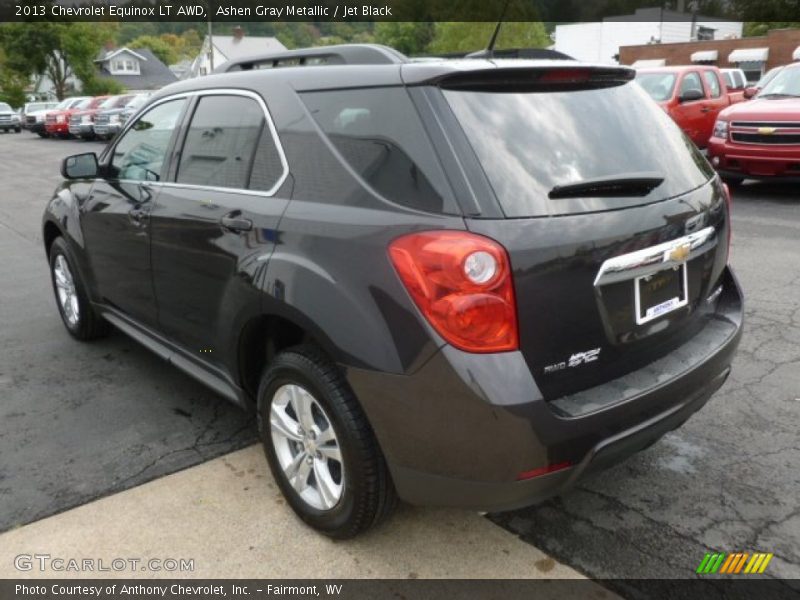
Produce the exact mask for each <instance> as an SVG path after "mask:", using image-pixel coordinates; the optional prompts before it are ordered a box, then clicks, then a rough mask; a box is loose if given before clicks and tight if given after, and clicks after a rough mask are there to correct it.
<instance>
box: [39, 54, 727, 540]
mask: <svg viewBox="0 0 800 600" xmlns="http://www.w3.org/2000/svg"><path fill="white" fill-rule="evenodd" d="M360 51H362V52H367V51H369V52H373V53H375V56H376V57H379V58H380V60H375V61H372V62H373V64H355V65H354V64H335V63H337V62H340V63H342V62H344V63H346V62H347V61H345V60H337V59H336V57H335V56H334V59H329V60H327V61H318V62H327V63H328V64H325V65H322V66H311V65H310V64H308V63H307V64H305V65H303V66H295V67H288V68H280V69H258V70H256V69H248V68H246V67H245V66H241V68H239V69H234V70H238V71H239V72H230V73H225V74H218V75H212V76H209V77H204V78H199V79H194V80H191V81H186V82H181V83H177V84H174V85H171V86H169V87H166V88H164V89H163V90H162V91H161V92H159V93H158V94H156V95H155V96H154V97H153V98H152V99H151V100H150V101H149V102H148V104H147V105H146V106H145V107H144V108H143V109H141V110H140V111H139V113H138V114H137V115H136V116H135V117H134V118H132V119H131V120H130V121H129V123H128V125H127V127H126V128H125V129H124V130H123V131H122V132H121V134H120V135H119V137H118V138H117V140H116V141H114V142H113V143H112V144H111V145H110V146H109V147H108V148H107V149H106V150H105V152H104V153H103V154H102V155H101V156H100V157H99V159H98V158H97V157H96V156H95V155H94V154H85V155H78V156H74V157H70V158H68V159H66V160H65V161H64V163H63V165H62V172H63V174H64V176H65V177H66V179H67V181H66V182H65V183H64V184H63V185H61V187H59V188H58V190H57V191H56V193H55V195H54V197H53V199H52V200H51V201H50V203H49V204H48V206H47V209H46V211H45V215H44V222H43V227H44V241H45V247H46V251H47V256H48V258H49V261H50V267H51V272H52V280H53V286H54V290H55V294H56V298H57V305H58V308H59V311H60V313H61V317H62V319H63V321H64V324H65V325H66V328H67V330H68V331H69V333H70V334H72V335H73V336H74V337H75V338H77V339H80V340H89V339H92V338H96V337H98V336H101V335H103V334H104V333H106V332H107V331H108V326H109V325H114V326H116V327H117V328H118V329H120V330H122V331H123V332H125V333H127V334H129V335H131V336H132V337H134V338H135V339H136V340H138V341H139V342H141V343H142V344H144V345H145V346H147V347H149V348H151V349H152V350H153V351H155V352H156V353H158V354H160V355H161V356H163V357H164V358H165V359H167V360H169V361H170V362H172V363H173V364H175V365H176V366H178V367H179V368H181V369H183V370H185V371H186V372H188V373H189V374H190V375H192V376H194V377H196V378H197V379H199V380H200V381H202V382H204V383H206V384H207V385H208V386H210V387H212V388H213V389H215V390H216V391H218V392H219V393H220V394H222V395H224V396H227V397H228V398H230V399H231V400H232V401H233V402H235V403H237V404H240V405H242V406H243V407H248V406H253V407H255V409H256V410H257V413H258V416H259V424H260V430H261V435H262V439H263V444H264V448H265V451H266V455H267V458H268V460H269V465H270V467H271V469H272V472H273V474H274V476H275V479H276V481H277V482H278V484H279V485H280V487H281V490H282V491H283V493H284V494H285V496H286V498H287V500H288V501H289V503H290V504H291V506H292V507H293V508H294V510H295V511H296V512H297V514H298V515H299V516H300V517H301V518H302V519H303V520H304V521H305V522H306V523H308V524H310V525H311V526H313V527H315V528H317V529H318V530H320V531H322V532H323V533H325V534H327V535H330V536H333V537H340V538H343V537H349V536H353V535H355V534H357V533H358V532H360V531H362V530H364V529H365V528H367V527H369V526H371V525H373V524H375V523H377V522H378V521H379V520H380V519H381V518H383V517H385V516H386V515H387V514H388V513H389V512H390V511H391V509H392V508H393V506H394V505H395V503H396V499H397V498H398V497H399V498H401V499H403V500H406V501H408V502H412V503H419V504H428V505H449V506H463V507H472V508H476V509H483V510H505V509H511V508H515V507H520V506H523V505H528V504H531V503H534V502H536V501H538V500H540V499H542V498H545V497H547V496H550V495H553V494H556V493H560V492H563V491H564V490H566V489H567V488H568V487H569V486H570V485H571V484H572V483H574V482H575V481H576V479H578V478H579V477H580V476H582V475H583V474H584V473H586V472H588V471H590V470H594V469H597V468H600V467H602V466H606V465H609V464H611V463H613V462H615V461H617V460H619V459H621V458H622V457H625V456H627V455H629V454H631V453H633V452H635V451H638V450H640V449H642V448H644V447H646V446H648V445H650V444H652V443H653V442H654V441H656V440H657V439H658V438H660V437H661V436H662V435H663V434H664V433H666V432H668V431H670V430H672V429H674V428H676V427H678V426H679V425H680V424H682V423H683V422H684V421H685V420H686V419H687V418H688V417H689V416H690V415H691V414H692V413H694V412H695V411H696V410H698V409H699V408H700V407H701V406H703V405H704V404H705V402H706V401H707V400H708V399H709V397H710V396H711V395H712V394H713V393H714V392H715V391H716V390H717V389H718V388H719V387H720V386H721V385H722V383H723V382H724V381H725V379H726V377H727V376H728V373H729V371H730V364H731V360H732V356H733V354H734V351H735V349H736V347H737V345H738V342H739V338H740V334H741V327H742V296H741V291H740V289H739V286H738V284H737V281H736V279H735V277H734V276H733V273H732V272H731V269H730V267H729V266H728V264H727V262H728V249H729V240H730V221H729V211H730V198H729V195H728V192H727V189H726V188H725V187H724V186H723V184H722V183H721V182H720V180H719V178H718V177H717V176H716V175H715V174H714V172H713V170H712V169H711V168H710V166H709V165H708V163H707V162H706V160H705V159H704V158H703V157H702V156H701V155H700V154H699V153H698V151H697V149H696V148H695V147H694V146H693V145H692V143H691V142H690V141H688V140H687V138H686V137H685V136H684V135H683V134H682V133H681V132H680V130H679V129H678V127H677V126H676V125H675V124H674V123H673V122H672V121H671V120H670V119H669V117H668V116H667V115H666V114H664V112H663V111H662V110H660V109H659V108H658V106H657V105H656V104H655V103H654V102H652V101H651V100H650V99H649V98H648V97H647V96H646V94H645V93H644V92H643V91H642V90H641V89H640V88H639V87H638V86H637V85H636V84H635V83H634V82H633V78H634V72H633V71H632V70H630V69H627V68H624V67H605V66H592V65H585V64H581V63H576V62H574V61H556V60H535V61H528V60H522V61H515V60H508V61H503V60H495V61H491V60H482V59H471V60H469V59H467V60H462V61H445V60H442V61H428V62H411V61H408V60H405V59H404V58H403V57H402V56H400V55H398V54H396V53H392V52H389V51H388V49H385V48H378V47H366V48H361V49H360ZM342 53H343V54H342V55H344V50H342ZM339 58H341V56H340V57H339ZM308 62H309V63H310V62H311V61H308ZM366 62H367V63H369V62H370V61H366ZM381 62H382V63H383V64H374V63H381ZM250 66H252V65H250Z"/></svg>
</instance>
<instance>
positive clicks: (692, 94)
mask: <svg viewBox="0 0 800 600" xmlns="http://www.w3.org/2000/svg"><path fill="white" fill-rule="evenodd" d="M703 98H705V95H704V94H703V91H702V90H686V91H685V92H683V93H682V94H681V95H680V96H678V101H679V102H694V101H695V100H702V99H703Z"/></svg>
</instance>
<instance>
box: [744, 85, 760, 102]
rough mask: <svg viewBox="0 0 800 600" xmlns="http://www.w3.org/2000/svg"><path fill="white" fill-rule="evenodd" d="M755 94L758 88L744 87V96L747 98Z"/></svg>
mask: <svg viewBox="0 0 800 600" xmlns="http://www.w3.org/2000/svg"><path fill="white" fill-rule="evenodd" d="M756 94H758V88H757V87H748V88H744V97H745V98H747V99H748V100H749V99H750V98H753V97H754V96H755V95H756Z"/></svg>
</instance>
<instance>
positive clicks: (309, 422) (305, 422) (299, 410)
mask: <svg viewBox="0 0 800 600" xmlns="http://www.w3.org/2000/svg"><path fill="white" fill-rule="evenodd" d="M290 389H291V395H292V407H293V408H294V412H295V414H296V415H297V419H298V420H299V421H300V425H302V426H303V429H305V430H306V431H311V429H312V427H314V417H313V415H312V414H311V396H310V395H309V394H307V393H306V392H305V391H304V390H302V389H301V388H299V387H297V386H296V385H293V386H291V388H290Z"/></svg>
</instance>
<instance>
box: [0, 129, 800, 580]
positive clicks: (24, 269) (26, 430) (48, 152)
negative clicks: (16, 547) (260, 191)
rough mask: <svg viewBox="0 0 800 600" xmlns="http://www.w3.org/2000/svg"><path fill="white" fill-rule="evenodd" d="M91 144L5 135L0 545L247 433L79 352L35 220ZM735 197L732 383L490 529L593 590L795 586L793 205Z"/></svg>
mask: <svg viewBox="0 0 800 600" xmlns="http://www.w3.org/2000/svg"><path fill="white" fill-rule="evenodd" d="M101 149H102V145H101V144H99V143H94V142H82V141H63V140H43V139H40V138H38V137H36V136H33V135H31V134H28V133H25V132H23V133H22V134H20V135H15V134H7V135H2V134H0V182H1V183H2V190H3V191H2V193H0V257H2V258H3V259H4V260H2V261H0V281H2V282H4V285H3V286H2V287H0V457H1V458H0V532H2V531H5V530H9V529H13V528H16V527H19V526H21V525H24V524H26V523H31V522H33V521H37V520H39V519H41V518H43V517H46V516H48V515H52V514H55V513H59V512H63V511H66V510H68V509H70V508H73V507H76V506H79V505H83V504H85V503H87V502H89V501H91V500H95V499H97V498H100V497H103V496H108V495H110V494H114V493H116V492H119V491H121V490H125V489H128V488H132V487H135V486H138V485H140V484H142V483H145V482H147V481H150V480H153V479H158V478H160V477H162V476H164V475H167V474H169V473H173V472H176V471H180V470H182V469H185V468H188V467H192V466H194V465H198V464H200V463H205V462H206V461H209V460H210V459H213V458H215V457H219V456H222V455H225V454H228V453H230V452H232V451H234V450H236V449H239V448H242V447H244V446H247V445H250V444H251V443H252V442H253V441H254V440H255V427H254V423H253V421H252V419H251V418H250V417H248V416H247V415H245V414H244V413H243V412H242V411H240V410H239V409H238V408H236V407H235V406H233V405H231V404H229V403H228V402H227V401H225V400H223V399H221V398H219V397H218V396H216V395H215V394H214V393H213V392H210V391H208V390H206V389H205V388H203V387H202V386H200V385H199V384H197V383H195V382H194V381H193V380H191V379H190V378H188V377H187V376H185V375H183V374H182V373H180V372H179V371H177V370H176V369H174V368H173V367H170V366H169V365H167V364H166V363H164V362H163V361H161V360H160V359H158V358H156V357H155V356H154V355H152V354H151V353H149V352H148V351H146V350H144V349H142V348H141V347H140V346H139V345H138V344H136V343H135V342H133V341H131V340H129V339H128V338H126V337H125V336H123V335H122V334H119V333H115V334H112V335H111V337H109V338H108V339H106V340H102V341H100V342H94V343H91V344H82V343H79V342H76V341H74V340H72V338H70V337H69V336H68V335H67V333H66V331H65V330H64V328H63V326H62V324H61V322H60V320H59V317H58V312H57V309H56V306H55V302H54V300H53V295H52V290H51V286H50V281H49V278H48V270H47V264H46V261H45V257H44V252H43V249H42V243H41V232H40V219H41V214H42V210H43V208H44V205H45V203H46V202H47V200H48V198H49V195H50V194H51V192H52V190H53V189H54V188H55V186H56V184H57V182H58V181H59V178H60V176H59V174H58V167H59V161H60V159H61V158H62V157H64V156H67V155H69V154H75V153H79V152H85V151H98V152H99V151H100V150H101ZM797 189H798V186H797V185H796V184H794V185H791V184H789V185H767V184H760V183H746V184H745V185H744V186H742V187H741V188H739V189H737V190H735V191H734V207H735V208H734V234H733V258H732V263H733V265H734V268H735V269H736V272H737V274H738V275H739V277H740V279H741V282H742V286H743V287H744V290H745V294H746V325H745V335H744V337H743V340H742V345H741V347H740V351H739V355H738V356H737V358H736V361H735V363H734V368H733V373H732V375H731V377H730V379H729V380H728V382H727V383H726V384H725V386H724V387H723V388H722V389H721V390H720V391H719V392H718V393H717V394H716V395H715V396H714V397H713V398H712V400H711V401H710V402H709V404H708V405H707V406H706V407H705V408H704V409H703V410H702V411H700V412H699V413H698V414H697V415H695V416H694V417H693V418H692V419H690V420H689V422H687V423H686V424H685V425H684V426H683V427H682V428H681V429H679V430H677V431H675V432H673V433H671V434H669V435H668V436H666V437H665V438H664V439H663V440H662V441H661V442H659V443H658V444H656V445H654V446H653V447H651V448H650V449H648V450H647V451H645V452H642V453H640V454H639V455H636V456H634V457H632V458H631V459H629V460H628V461H626V462H625V463H623V464H622V465H619V466H617V467H615V468H613V469H610V470H608V471H605V472H602V473H599V474H597V475H596V476H594V477H593V478H591V479H589V480H587V481H586V482H584V483H582V484H581V485H579V486H578V487H577V488H576V489H575V490H573V492H572V493H570V494H569V495H567V496H565V497H563V498H558V499H555V500H552V501H550V502H547V503H545V504H543V505H540V506H538V507H535V508H529V509H525V510H520V511H516V512H513V513H505V514H499V515H489V518H490V519H491V520H492V521H493V522H494V523H496V524H498V525H499V526H500V527H503V528H505V529H507V530H508V531H510V532H512V533H513V534H516V535H519V536H520V538H521V539H522V540H523V541H525V542H529V543H531V544H533V545H535V546H537V547H538V548H540V549H542V550H544V551H545V552H546V553H547V554H549V555H552V556H554V557H555V558H556V559H558V561H560V562H561V563H563V564H565V565H567V566H570V567H574V568H575V569H577V570H578V571H580V572H582V573H584V574H587V575H589V576H590V577H595V578H665V577H666V578H671V577H687V576H692V575H693V573H694V571H695V569H696V568H697V565H698V564H699V562H700V560H701V559H702V558H703V555H704V553H705V552H709V551H722V552H734V551H746V552H753V551H763V552H773V553H775V558H774V559H773V560H772V562H771V564H770V567H769V569H768V570H767V573H766V575H768V576H773V577H794V578H800V469H798V468H797V464H798V460H799V459H800V442H798V436H797V424H798V413H800V194H798V192H797Z"/></svg>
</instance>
